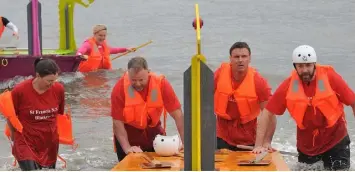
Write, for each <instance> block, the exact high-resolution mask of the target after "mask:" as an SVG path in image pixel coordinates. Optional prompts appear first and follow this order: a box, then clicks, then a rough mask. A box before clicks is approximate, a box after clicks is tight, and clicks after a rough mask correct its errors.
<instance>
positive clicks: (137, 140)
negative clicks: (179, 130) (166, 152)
mask: <svg viewBox="0 0 355 172" xmlns="http://www.w3.org/2000/svg"><path fill="white" fill-rule="evenodd" d="M123 81H124V79H123V77H121V78H120V79H119V80H118V82H117V83H116V85H115V87H114V88H113V91H112V94H111V116H112V118H113V119H115V120H120V121H122V120H123V108H124V107H125V93H124V86H123ZM148 85H149V81H148ZM138 92H139V93H140V95H141V96H142V97H143V99H144V100H145V101H146V99H147V96H148V87H145V88H144V89H143V90H142V91H138ZM161 93H162V97H163V102H164V107H165V109H166V110H167V111H168V112H169V113H170V112H173V111H175V110H177V109H179V108H181V105H180V102H179V99H178V98H177V96H176V94H175V92H174V89H173V88H172V86H171V85H170V83H169V82H168V80H166V79H163V80H162V83H161ZM125 129H126V131H127V135H128V141H129V143H130V145H132V146H141V148H143V149H151V148H153V140H154V138H155V136H156V135H158V134H163V133H164V131H163V128H162V127H161V122H159V123H158V125H157V126H156V127H152V128H150V127H148V128H147V129H145V130H141V129H137V128H135V127H133V126H130V125H128V124H125Z"/></svg>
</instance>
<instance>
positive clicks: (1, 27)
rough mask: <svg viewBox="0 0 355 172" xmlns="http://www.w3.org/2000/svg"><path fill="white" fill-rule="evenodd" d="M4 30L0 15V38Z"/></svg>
mask: <svg viewBox="0 0 355 172" xmlns="http://www.w3.org/2000/svg"><path fill="white" fill-rule="evenodd" d="M4 30H5V25H4V23H2V17H1V16H0V38H1V36H2V33H4Z"/></svg>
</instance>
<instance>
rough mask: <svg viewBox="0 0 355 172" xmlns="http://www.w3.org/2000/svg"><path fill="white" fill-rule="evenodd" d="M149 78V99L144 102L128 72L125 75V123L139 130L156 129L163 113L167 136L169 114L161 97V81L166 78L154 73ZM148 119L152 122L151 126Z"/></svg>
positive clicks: (164, 128) (115, 149)
mask: <svg viewBox="0 0 355 172" xmlns="http://www.w3.org/2000/svg"><path fill="white" fill-rule="evenodd" d="M149 76H150V80H149V88H148V89H149V90H148V97H147V101H144V99H143V98H142V96H141V95H140V94H139V93H138V92H137V91H136V90H135V89H134V88H133V87H132V85H131V81H130V80H129V77H128V73H127V72H126V73H125V74H124V76H123V79H124V81H123V85H124V86H123V87H124V92H125V107H124V109H123V118H124V120H123V122H124V123H126V124H129V125H131V126H134V127H136V128H138V129H146V128H147V127H155V126H156V125H157V124H158V122H159V121H160V117H161V114H162V113H163V115H164V121H163V130H164V134H166V118H167V112H166V110H165V108H164V103H163V98H162V95H161V81H162V79H163V78H164V76H156V75H155V74H153V73H150V74H149ZM112 106H114V105H112ZM148 119H149V120H150V123H149V124H148ZM113 137H114V136H113ZM113 145H114V152H117V148H116V144H115V140H113Z"/></svg>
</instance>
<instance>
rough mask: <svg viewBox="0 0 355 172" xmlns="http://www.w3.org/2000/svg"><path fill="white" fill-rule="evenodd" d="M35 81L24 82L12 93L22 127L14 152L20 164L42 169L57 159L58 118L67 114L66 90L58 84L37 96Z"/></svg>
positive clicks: (17, 133)
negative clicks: (26, 162)
mask: <svg viewBox="0 0 355 172" xmlns="http://www.w3.org/2000/svg"><path fill="white" fill-rule="evenodd" d="M32 81H33V79H29V80H25V81H23V82H22V83H20V84H18V85H16V86H15V88H14V89H13V90H12V91H11V93H12V100H13V103H14V108H15V112H16V114H17V116H18V118H19V120H20V122H21V124H22V125H23V133H22V135H21V134H20V133H19V132H17V131H16V132H15V133H14V147H13V149H12V153H13V155H14V156H15V158H16V159H17V161H22V160H34V161H36V162H38V163H39V164H40V165H42V166H50V165H52V164H53V163H55V162H56V160H57V154H58V147H59V136H58V132H57V120H56V115H57V114H63V113H64V104H65V102H64V87H63V86H62V85H61V84H60V83H55V84H53V86H52V87H51V88H49V89H48V90H47V91H46V92H44V93H43V94H38V93H37V92H36V91H35V89H34V88H33V86H32ZM29 148H31V149H29Z"/></svg>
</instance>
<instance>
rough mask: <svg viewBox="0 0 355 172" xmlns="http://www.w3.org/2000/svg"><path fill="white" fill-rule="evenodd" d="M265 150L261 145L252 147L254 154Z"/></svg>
mask: <svg viewBox="0 0 355 172" xmlns="http://www.w3.org/2000/svg"><path fill="white" fill-rule="evenodd" d="M265 151H267V149H266V148H264V147H263V146H257V147H254V149H253V151H252V152H253V153H256V154H259V153H262V152H265Z"/></svg>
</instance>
